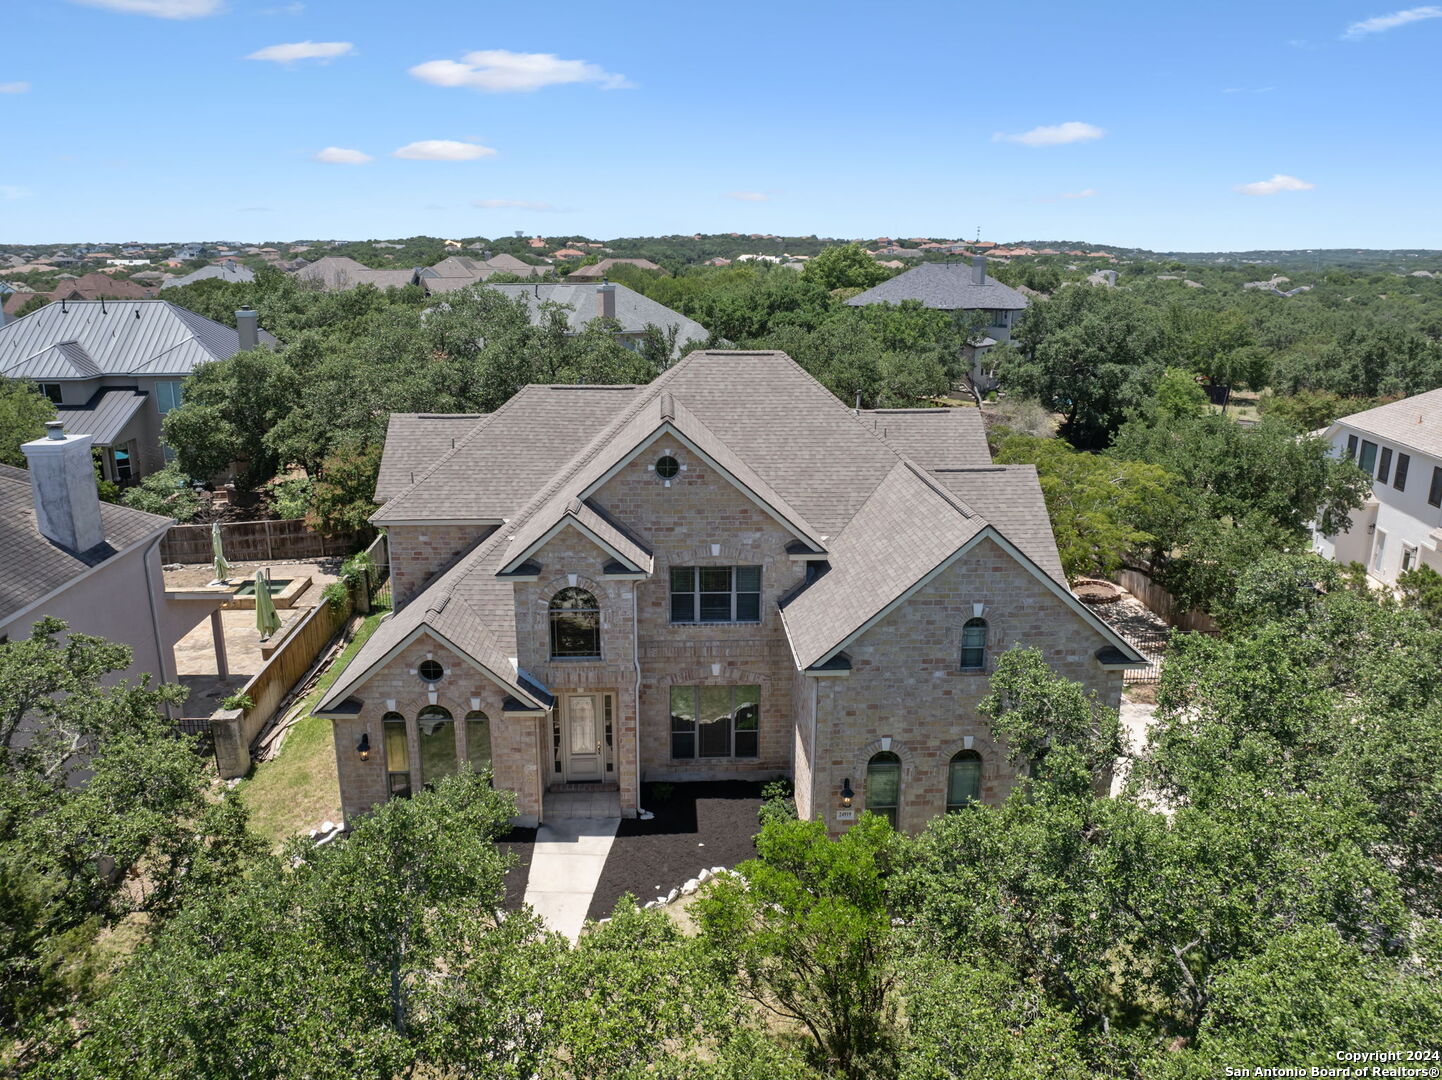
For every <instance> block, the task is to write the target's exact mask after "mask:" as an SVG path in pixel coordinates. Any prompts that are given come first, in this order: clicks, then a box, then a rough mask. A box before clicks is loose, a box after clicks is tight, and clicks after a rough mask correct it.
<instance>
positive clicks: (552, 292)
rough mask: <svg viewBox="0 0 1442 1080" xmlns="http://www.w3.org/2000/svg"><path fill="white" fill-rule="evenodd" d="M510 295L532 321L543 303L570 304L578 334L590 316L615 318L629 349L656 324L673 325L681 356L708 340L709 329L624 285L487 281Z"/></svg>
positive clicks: (676, 351)
mask: <svg viewBox="0 0 1442 1080" xmlns="http://www.w3.org/2000/svg"><path fill="white" fill-rule="evenodd" d="M484 287H485V288H487V289H494V290H495V291H496V292H499V293H503V294H505V295H506V296H509V297H511V298H513V299H514V298H515V297H520V298H521V299H522V300H524V301H525V302H526V306H527V307H528V308H529V309H530V311H531V321H532V322H533V323H538V322H540V320H541V316H542V308H543V305H545V304H547V303H552V304H562V305H564V306H566V307H568V308H570V309H571V310H570V312H569V313H568V314H567V316H566V319H567V321H568V322H569V323H570V325H571V331H572V333H577V334H579V333H580V332H581V331H582V330H584V329H585V327H586V324H587V323H588V322H590V321H591V320H592V319H597V318H607V319H615V320H616V321H617V322H618V323H620V324H621V328H620V329H619V330H617V331H616V340H617V341H619V342H620V343H621V344H622V345H624V346H626V348H628V349H638V348H640V346H641V343H642V342H643V341H644V340H645V338H646V327H647V326H648V325H650V326H657V327H660V328H661V329H662V330H671V329H673V328H674V329H675V331H676V348H675V349H674V350H673V355H675V356H680V355H681V353H682V352H683V347H684V346H685V345H686V344H687V343H688V342H689V343H691V344H692V345H700V344H703V343H704V342H706V341H708V340H709V339H710V337H711V332H710V331H709V330H707V329H706V328H705V327H704V326H702V325H701V324H700V323H698V322H696V321H695V320H694V319H688V318H686V316H685V315H682V314H681V313H680V312H677V311H672V310H671V309H670V308H668V307H667V306H666V305H665V304H658V303H657V302H656V301H655V300H652V299H651V298H650V297H648V296H642V295H641V294H640V293H638V292H636V291H635V290H634V289H628V288H626V286H624V285H616V284H604V285H571V284H563V285H542V284H537V285H522V284H519V283H515V284H496V285H492V284H489V283H488V284H486V285H485V286H484Z"/></svg>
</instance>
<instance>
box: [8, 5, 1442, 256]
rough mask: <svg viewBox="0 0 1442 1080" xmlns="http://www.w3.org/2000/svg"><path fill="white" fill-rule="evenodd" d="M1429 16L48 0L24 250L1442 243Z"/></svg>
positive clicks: (27, 167) (19, 72)
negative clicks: (208, 243)
mask: <svg viewBox="0 0 1442 1080" xmlns="http://www.w3.org/2000/svg"><path fill="white" fill-rule="evenodd" d="M1409 3H1410V0H1346V2H1342V0H1301V2H1290V0H1263V2H1261V3H1258V2H1257V0H1208V2H1206V3H1200V4H1182V3H1156V2H1155V0H1152V2H1149V3H1132V2H1109V0H1097V2H1095V3H1090V4H1080V3H1075V2H1066V3H1061V2H1055V3H1038V2H1028V0H1013V2H1011V3H1008V4H995V3H987V4H979V3H973V2H970V0H950V2H907V0H896V2H893V3H889V4H876V3H874V2H872V3H864V4H863V3H851V2H846V0H833V2H830V3H824V4H823V3H813V2H809V0H805V2H803V0H770V2H768V3H753V2H751V0H730V2H728V3H725V4H713V3H687V4H678V3H675V2H674V0H671V2H666V3H652V2H650V0H644V2H643V0H631V2H629V3H624V4H599V3H595V2H594V0H591V2H586V3H571V2H569V0H559V2H554V3H550V4H529V3H514V2H512V3H499V2H495V0H422V2H412V3H397V2H395V0H384V2H381V0H303V2H294V0H26V2H24V3H14V4H13V6H12V5H7V10H6V14H5V21H4V33H3V37H0V110H4V114H5V120H6V122H5V137H4V139H3V141H0V241H4V242H11V243H31V242H44V241H52V240H56V241H58V240H67V241H83V240H90V239H96V240H123V239H131V238H137V239H188V238H220V237H225V238H235V239H246V240H251V239H254V240H260V239H289V238H295V237H344V238H367V237H389V236H408V235H414V234H417V233H429V234H434V235H444V236H466V235H489V236H495V235H501V234H505V233H509V232H511V231H513V230H517V229H522V230H525V231H526V232H527V233H537V232H539V233H544V234H547V235H557V234H563V233H574V234H587V235H591V236H597V237H611V236H622V235H638V234H658V233H672V232H688V233H689V232H693V231H700V232H720V231H743V232H783V233H788V234H794V233H818V234H821V235H831V236H877V235H890V236H912V235H915V236H923V235H943V236H953V235H966V236H970V235H972V234H973V233H974V232H975V230H976V229H977V227H978V226H980V228H981V231H982V233H983V234H984V235H985V236H986V237H988V238H991V239H994V240H998V241H1006V240H1013V239H1016V240H1024V239H1072V240H1090V241H1093V242H1097V243H1115V244H1129V245H1138V246H1143V247H1149V248H1153V249H1160V250H1167V249H1170V250H1197V249H1239V248H1251V247H1344V246H1356V247H1433V248H1442V200H1439V198H1438V194H1439V190H1438V189H1439V178H1442V169H1439V166H1442V140H1439V138H1438V135H1439V118H1438V110H1437V103H1438V101H1439V100H1442V85H1439V77H1438V76H1439V60H1442V6H1429V5H1424V6H1406V5H1408V4H1409ZM397 152H399V153H400V155H401V156H396V155H397ZM318 157H319V160H318ZM327 159H329V160H327ZM1249 185H1250V186H1249ZM1239 189H1241V190H1239Z"/></svg>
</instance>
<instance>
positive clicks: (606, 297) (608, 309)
mask: <svg viewBox="0 0 1442 1080" xmlns="http://www.w3.org/2000/svg"><path fill="white" fill-rule="evenodd" d="M596 314H597V315H599V316H600V317H601V318H603V319H614V318H615V317H616V286H614V285H612V284H611V283H610V282H604V283H602V284H600V285H597V286H596Z"/></svg>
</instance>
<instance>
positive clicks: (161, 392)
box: [155, 379, 184, 416]
mask: <svg viewBox="0 0 1442 1080" xmlns="http://www.w3.org/2000/svg"><path fill="white" fill-rule="evenodd" d="M180 387H181V383H180V380H179V379H166V380H164V381H163V382H158V383H156V384H155V407H156V408H157V409H159V410H160V415H161V416H164V415H165V414H166V413H168V412H169V411H170V410H171V409H178V408H180V406H181V404H182V398H183V396H184V395H183V393H182V391H181V389H180Z"/></svg>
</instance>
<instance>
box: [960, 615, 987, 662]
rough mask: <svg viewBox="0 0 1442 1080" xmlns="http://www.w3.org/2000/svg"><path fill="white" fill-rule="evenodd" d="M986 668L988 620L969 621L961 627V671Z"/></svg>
mask: <svg viewBox="0 0 1442 1080" xmlns="http://www.w3.org/2000/svg"><path fill="white" fill-rule="evenodd" d="M985 668H986V620H985V619H967V620H966V622H965V623H964V624H962V627H961V670H962V671H983V670H985Z"/></svg>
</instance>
